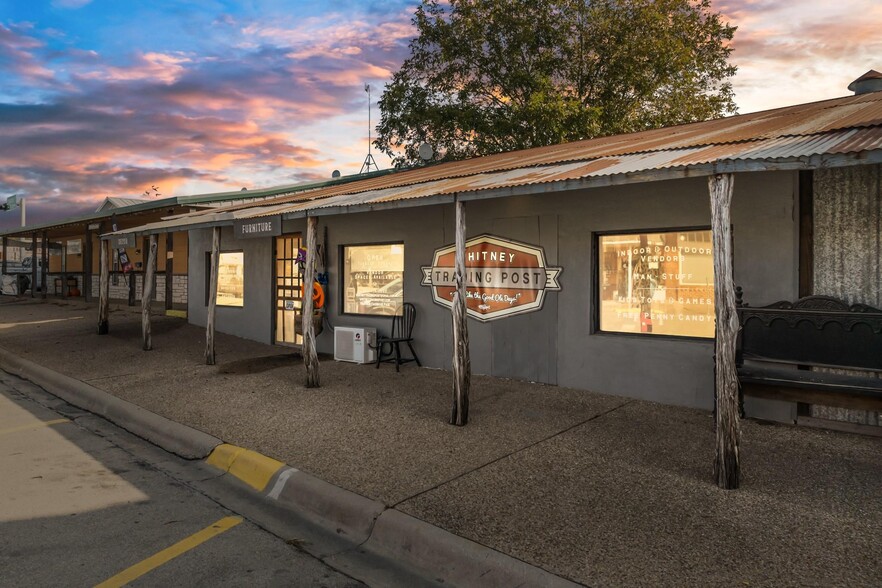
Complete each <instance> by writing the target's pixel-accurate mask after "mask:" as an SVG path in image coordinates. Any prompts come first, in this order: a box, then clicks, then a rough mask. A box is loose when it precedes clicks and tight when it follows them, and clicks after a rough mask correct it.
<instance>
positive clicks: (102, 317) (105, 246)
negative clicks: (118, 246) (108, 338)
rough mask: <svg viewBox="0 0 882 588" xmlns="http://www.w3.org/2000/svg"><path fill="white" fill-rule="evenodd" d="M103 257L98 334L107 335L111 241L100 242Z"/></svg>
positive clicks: (100, 276)
mask: <svg viewBox="0 0 882 588" xmlns="http://www.w3.org/2000/svg"><path fill="white" fill-rule="evenodd" d="M99 247H100V248H101V249H100V251H101V253H100V255H101V259H100V262H99V265H100V266H101V267H100V268H98V271H99V272H100V273H99V282H98V284H99V285H98V334H99V335H106V334H107V333H108V332H109V331H110V325H109V323H108V314H109V311H110V241H107V240H103V241H101V242H100V243H99Z"/></svg>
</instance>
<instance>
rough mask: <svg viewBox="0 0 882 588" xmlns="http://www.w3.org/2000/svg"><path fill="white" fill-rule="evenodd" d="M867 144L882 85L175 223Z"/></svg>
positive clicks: (779, 157) (881, 127)
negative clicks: (874, 89) (855, 93)
mask: <svg viewBox="0 0 882 588" xmlns="http://www.w3.org/2000/svg"><path fill="white" fill-rule="evenodd" d="M866 152H879V153H882V92H875V93H869V94H862V95H858V96H848V97H845V98H838V99H834V100H826V101H823V102H815V103H811V104H802V105H797V106H791V107H787V108H779V109H775V110H768V111H763V112H758V113H753V114H745V115H740V116H733V117H727V118H722V119H716V120H711V121H705V122H699V123H692V124H688V125H680V126H676V127H667V128H662V129H654V130H649V131H642V132H638V133H631V134H627V135H616V136H612V137H602V138H597V139H590V140H586V141H578V142H573V143H566V144H562V145H553V146H549V147H539V148H536V149H527V150H523V151H516V152H510V153H501V154H498V155H491V156H487V157H478V158H474V159H469V160H465V161H457V162H451V163H445V164H438V165H433V166H427V167H423V168H418V169H413V170H407V171H401V172H398V173H393V174H389V175H385V176H381V177H373V178H369V179H363V180H358V181H355V182H352V183H348V184H345V185H332V186H326V187H322V188H318V189H313V190H308V191H301V192H297V193H294V194H290V195H287V196H281V197H277V198H270V199H267V200H264V201H262V202H259V203H254V202H251V203H244V204H239V205H234V206H227V207H225V208H224V209H223V211H219V210H217V209H215V210H213V211H201V212H196V213H192V214H190V215H187V216H186V217H185V218H183V219H175V221H174V222H175V223H176V224H175V225H174V226H186V225H185V224H179V223H180V222H181V221H182V220H186V219H189V222H190V223H191V224H200V225H201V224H205V223H212V222H229V221H231V220H232V219H234V218H254V217H260V216H270V215H276V214H297V213H303V212H305V211H307V210H319V209H328V208H341V207H352V206H365V205H368V206H369V205H375V204H384V203H394V202H398V201H406V200H412V199H420V198H428V197H432V196H445V195H452V194H455V193H456V194H464V193H474V192H480V191H489V190H505V189H510V188H517V187H523V186H531V185H540V184H549V183H556V182H570V181H574V180H591V179H595V178H610V177H615V176H620V177H621V176H629V175H634V174H642V173H646V172H653V171H660V170H690V169H696V168H697V167H698V166H703V165H705V166H706V165H722V164H727V165H734V166H736V167H737V164H738V162H742V163H753V162H756V164H757V165H758V167H754V168H751V169H762V168H763V167H762V166H763V165H764V164H769V165H771V164H773V163H775V162H787V161H792V160H803V161H804V163H803V165H805V166H809V165H811V164H809V163H805V161H806V160H807V158H812V157H816V156H821V157H832V156H837V155H839V156H841V155H848V154H865V153H866ZM858 157H859V156H858ZM828 163H829V162H828ZM839 165H842V164H841V163H840V164H839ZM744 169H747V168H746V167H745V168H744ZM704 173H711V171H708V170H705V172H704ZM586 185H587V184H586ZM154 225H157V226H158V225H162V223H154ZM148 227H149V225H148ZM148 227H142V228H141V231H142V232H149V229H148ZM154 228H156V227H154Z"/></svg>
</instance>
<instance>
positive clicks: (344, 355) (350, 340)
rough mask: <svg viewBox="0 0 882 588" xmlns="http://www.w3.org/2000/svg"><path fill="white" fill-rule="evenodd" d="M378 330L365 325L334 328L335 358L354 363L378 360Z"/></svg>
mask: <svg viewBox="0 0 882 588" xmlns="http://www.w3.org/2000/svg"><path fill="white" fill-rule="evenodd" d="M376 345H377V330H376V329H369V328H364V327H336V328H334V359H336V360H337V361H351V362H354V363H372V362H374V361H377V350H376V349H374V348H373V347H376Z"/></svg>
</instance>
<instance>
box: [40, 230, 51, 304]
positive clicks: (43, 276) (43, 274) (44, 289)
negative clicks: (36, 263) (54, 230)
mask: <svg viewBox="0 0 882 588" xmlns="http://www.w3.org/2000/svg"><path fill="white" fill-rule="evenodd" d="M40 257H42V258H43V268H42V269H41V270H40V290H41V292H40V296H41V298H43V299H45V298H46V296H47V295H48V293H49V292H48V290H49V287H48V286H47V285H46V282H48V281H49V276H48V273H49V233H48V232H47V231H43V250H42V251H41V252H40Z"/></svg>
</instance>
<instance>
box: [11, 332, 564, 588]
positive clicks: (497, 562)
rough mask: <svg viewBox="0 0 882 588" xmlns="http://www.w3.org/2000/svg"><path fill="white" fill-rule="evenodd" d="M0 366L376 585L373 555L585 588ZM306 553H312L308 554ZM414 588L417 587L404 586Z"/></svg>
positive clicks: (471, 582)
mask: <svg viewBox="0 0 882 588" xmlns="http://www.w3.org/2000/svg"><path fill="white" fill-rule="evenodd" d="M0 369H3V370H5V371H7V372H9V373H11V374H14V375H16V376H18V377H20V378H24V379H27V380H30V381H31V382H33V383H35V384H37V385H38V386H40V387H42V388H43V389H45V390H46V391H48V392H50V393H52V394H54V395H56V396H58V397H59V398H61V399H63V400H65V401H67V402H69V403H70V404H72V405H74V406H77V407H79V408H82V409H84V410H87V411H89V412H91V413H94V414H96V415H99V416H101V417H104V418H105V419H107V420H108V421H111V422H112V423H114V424H116V425H117V426H119V427H121V428H123V429H125V430H127V431H129V432H131V433H133V434H135V435H137V436H139V437H141V438H143V439H146V440H147V441H150V442H151V443H153V444H154V445H158V446H159V447H161V448H162V449H165V450H166V451H169V452H171V453H174V454H176V455H178V456H180V457H183V458H186V459H203V460H205V463H207V464H208V465H210V466H212V467H214V468H216V469H219V470H221V471H223V472H224V473H225V474H229V475H231V476H233V477H235V478H237V479H238V480H240V481H241V482H243V483H244V484H246V485H248V486H249V487H250V489H252V490H253V491H256V492H257V493H258V494H259V495H260V496H261V497H262V498H264V499H268V500H272V501H275V502H277V503H279V504H280V505H282V506H284V507H286V508H288V509H290V510H292V511H294V512H296V513H297V514H298V515H299V516H301V517H303V518H304V519H306V520H307V521H309V522H310V523H312V524H314V525H316V526H318V527H319V528H322V529H325V530H326V531H330V532H331V533H332V534H333V535H335V536H337V537H339V538H340V539H341V540H342V541H344V542H345V545H349V547H348V548H344V549H342V550H340V551H336V552H334V553H328V552H325V553H316V554H315V555H317V556H318V557H320V558H321V559H322V560H323V561H326V562H327V563H329V564H331V565H333V566H335V567H337V568H338V569H341V570H343V571H346V572H349V573H350V574H351V575H352V576H353V577H356V578H358V579H360V580H362V581H367V582H374V583H376V584H377V585H387V584H402V582H401V577H400V576H399V575H396V573H395V572H393V571H392V570H390V569H388V568H382V567H377V565H376V558H377V557H379V558H381V559H384V560H387V561H391V562H394V564H395V565H397V566H401V567H402V568H404V569H405V570H407V572H408V573H410V574H413V575H414V576H415V577H421V578H424V579H425V580H426V583H427V584H431V585H452V586H475V587H479V586H480V587H490V588H494V587H500V588H501V587H508V586H550V587H558V586H559V587H562V588H563V587H574V586H580V584H575V583H573V582H570V581H569V580H565V579H563V578H561V577H559V576H555V575H554V574H552V573H550V572H547V571H545V570H543V569H541V568H537V567H534V566H532V565H530V564H528V563H525V562H523V561H521V560H518V559H515V558H513V557H511V556H508V555H505V554H504V553H501V552H499V551H496V550H494V549H491V548H489V547H485V546H483V545H480V544H478V543H475V542H474V541H470V540H468V539H465V538H463V537H459V536H458V535H454V534H453V533H449V532H447V531H445V530H443V529H441V528H439V527H436V526H434V525H431V524H429V523H427V522H425V521H422V520H419V519H417V518H414V517H412V516H409V515H407V514H404V513H403V512H401V511H398V510H395V509H390V508H387V507H386V505H384V504H383V503H381V502H378V501H376V500H371V499H369V498H366V497H364V496H361V495H360V494H356V493H354V492H351V491H349V490H345V489H343V488H340V487H338V486H334V485H333V484H329V483H328V482H325V481H323V480H320V479H319V478H316V477H314V476H311V475H309V474H307V473H304V472H301V471H299V470H297V469H295V468H292V467H289V466H287V465H285V464H283V463H282V462H280V461H277V460H275V459H272V458H270V457H267V456H264V455H262V454H260V453H257V452H255V451H251V450H249V449H245V448H242V447H238V446H235V445H230V444H227V443H224V442H223V441H221V440H220V439H218V438H217V437H213V436H211V435H208V434H207V433H203V432H202V431H197V430H196V429H193V428H191V427H188V426H186V425H182V424H180V423H177V422H174V421H171V420H169V419H166V418H165V417H162V416H159V415H157V414H155V413H153V412H150V411H148V410H146V409H144V408H141V407H140V406H137V405H135V404H132V403H130V402H126V401H125V400H122V399H120V398H117V397H116V396H113V395H111V394H109V393H107V392H104V391H103V390H99V389H98V388H95V387H94V386H91V385H89V384H86V383H85V382H81V381H79V380H75V379H74V378H71V377H68V376H65V375H63V374H60V373H58V372H55V371H52V370H50V369H48V368H46V367H43V366H41V365H38V364H36V363H34V362H32V361H29V360H27V359H23V358H21V357H18V356H16V355H14V354H12V353H11V352H9V351H8V350H6V349H3V348H0ZM307 551H309V549H307ZM405 584H407V585H413V584H412V582H405Z"/></svg>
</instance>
